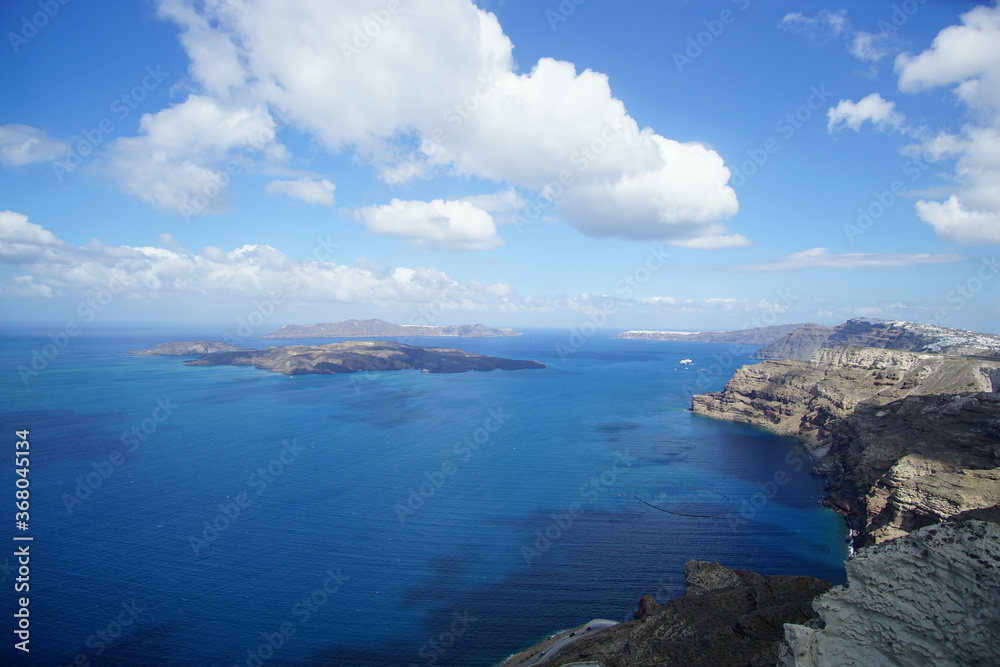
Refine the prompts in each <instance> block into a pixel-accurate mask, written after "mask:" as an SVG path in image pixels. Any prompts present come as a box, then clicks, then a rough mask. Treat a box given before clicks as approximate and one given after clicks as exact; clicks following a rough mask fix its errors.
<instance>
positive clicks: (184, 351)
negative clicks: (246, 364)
mask: <svg viewBox="0 0 1000 667" xmlns="http://www.w3.org/2000/svg"><path fill="white" fill-rule="evenodd" d="M245 349H247V348H245V347H237V346H235V345H230V344H229V343H221V342H209V341H204V340H186V341H180V342H174V343H160V344H159V345H156V346H155V347H151V348H149V349H148V350H134V351H132V352H129V354H132V355H135V356H137V357H158V356H171V357H180V356H186V355H195V354H198V355H201V354H212V353H214V352H237V351H239V350H245Z"/></svg>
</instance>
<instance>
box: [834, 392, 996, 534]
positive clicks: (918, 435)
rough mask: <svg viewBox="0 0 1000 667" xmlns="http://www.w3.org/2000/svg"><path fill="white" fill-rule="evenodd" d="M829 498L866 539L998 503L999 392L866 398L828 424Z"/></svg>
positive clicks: (907, 529)
mask: <svg viewBox="0 0 1000 667" xmlns="http://www.w3.org/2000/svg"><path fill="white" fill-rule="evenodd" d="M827 448H828V452H827V454H826V462H827V465H828V467H829V469H830V473H831V474H830V475H829V477H830V479H831V484H830V487H829V497H828V501H829V503H830V504H831V505H832V506H834V507H836V508H837V509H839V510H841V511H843V512H844V513H845V514H847V516H849V517H851V518H852V519H853V522H854V524H855V527H856V528H857V530H858V536H857V539H856V540H855V543H856V545H857V546H868V545H871V544H877V543H880V542H884V541H885V540H888V539H892V538H894V537H898V536H900V535H905V534H906V533H908V532H910V531H913V530H915V529H917V528H921V527H923V526H927V525H930V524H932V523H938V522H940V521H943V520H945V519H947V518H949V517H952V516H955V515H957V514H959V513H961V512H965V511H967V510H970V509H974V508H980V507H990V506H993V505H996V504H1000V394H996V393H978V394H967V395H962V396H959V395H954V394H940V395H922V396H909V397H907V398H904V399H901V400H897V401H893V402H891V403H888V404H885V405H876V404H871V403H866V404H862V405H860V406H858V408H857V409H856V410H855V411H854V412H853V413H852V414H851V415H850V416H849V417H847V418H846V419H844V420H842V421H840V422H838V423H837V424H835V425H834V426H833V427H832V428H831V429H830V436H829V442H828V445H827Z"/></svg>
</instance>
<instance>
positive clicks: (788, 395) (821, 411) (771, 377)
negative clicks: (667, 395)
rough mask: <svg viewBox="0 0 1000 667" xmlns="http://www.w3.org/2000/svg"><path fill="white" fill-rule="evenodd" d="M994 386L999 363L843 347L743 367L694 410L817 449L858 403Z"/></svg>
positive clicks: (697, 400) (696, 399) (695, 400)
mask: <svg viewBox="0 0 1000 667" xmlns="http://www.w3.org/2000/svg"><path fill="white" fill-rule="evenodd" d="M998 387H1000V360H996V361H993V360H987V359H979V358H965V357H950V356H945V355H937V354H926V353H924V354H921V353H915V352H903V351H899V350H886V349H878V348H868V347H857V346H841V347H837V348H832V349H820V350H817V351H816V352H815V353H813V355H812V357H811V359H810V360H809V361H788V360H785V361H764V362H762V363H760V364H756V365H752V366H744V367H743V368H740V369H739V370H737V371H736V373H734V374H733V377H732V379H731V380H730V381H729V382H728V383H727V384H726V387H725V389H723V391H720V392H710V393H707V394H696V395H695V396H693V397H692V403H691V409H692V410H693V411H694V412H696V413H697V414H701V415H705V416H708V417H715V418H718V419H727V420H730V421H739V422H744V423H747V424H755V425H757V426H763V427H765V428H767V429H769V430H771V431H774V432H775V433H778V434H779V435H785V436H789V437H794V438H798V439H799V440H801V441H802V442H804V443H806V444H807V445H810V446H813V447H821V446H823V445H824V444H825V443H826V442H827V441H828V438H829V427H830V426H831V425H832V424H833V423H835V422H836V421H838V420H840V419H843V418H844V417H846V416H847V415H849V414H851V413H852V412H853V411H854V410H855V408H857V406H858V405H859V404H861V403H863V402H869V403H872V404H877V405H878V404H885V403H889V402H891V401H894V400H898V399H900V398H904V397H906V396H910V395H911V394H938V393H968V392H992V391H996V390H997V388H998ZM817 458H822V454H820V455H819V456H818V457H817Z"/></svg>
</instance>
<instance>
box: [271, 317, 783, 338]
mask: <svg viewBox="0 0 1000 667" xmlns="http://www.w3.org/2000/svg"><path fill="white" fill-rule="evenodd" d="M520 335H521V334H520V333H518V332H517V331H514V330H513V329H494V328H493V327H487V326H484V325H482V324H448V325H430V324H393V323H392V322H386V321H385V320H380V319H377V318H374V319H370V320H344V321H343V322H325V323H322V324H286V325H285V326H283V327H281V328H280V329H278V330H277V331H275V332H274V333H271V334H267V335H266V336H261V338H359V337H364V338H367V337H371V336H377V337H394V336H449V337H462V338H496V337H499V336H520ZM776 338H777V337H776Z"/></svg>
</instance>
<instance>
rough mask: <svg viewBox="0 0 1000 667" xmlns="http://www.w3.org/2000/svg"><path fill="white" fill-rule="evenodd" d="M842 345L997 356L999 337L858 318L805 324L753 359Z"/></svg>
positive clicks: (804, 354) (804, 355)
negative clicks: (836, 324)
mask: <svg viewBox="0 0 1000 667" xmlns="http://www.w3.org/2000/svg"><path fill="white" fill-rule="evenodd" d="M842 345H853V346H860V347H877V348H882V349H887V350H903V351H908V352H931V353H938V354H949V355H954V356H969V355H977V356H986V357H998V358H1000V336H998V335H996V334H988V333H982V332H979V331H968V330H965V329H948V328H945V327H939V326H935V325H933V324H920V323H918V322H901V321H895V320H878V319H872V318H865V317H859V318H855V319H852V320H848V321H847V322H844V323H843V324H840V325H838V326H836V327H824V326H820V325H818V324H805V325H803V326H802V327H801V328H799V329H797V330H795V331H792V332H791V333H789V334H788V335H786V336H784V337H782V338H780V339H778V340H776V341H774V342H773V343H771V344H770V345H766V346H765V347H763V348H761V349H759V350H757V352H755V353H754V356H755V357H756V358H757V359H791V360H796V361H806V360H808V359H810V358H811V357H812V355H813V353H814V352H816V350H819V349H821V348H835V347H840V346H842Z"/></svg>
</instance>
